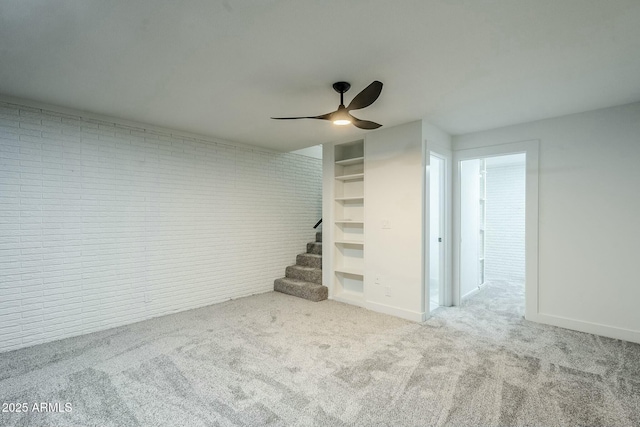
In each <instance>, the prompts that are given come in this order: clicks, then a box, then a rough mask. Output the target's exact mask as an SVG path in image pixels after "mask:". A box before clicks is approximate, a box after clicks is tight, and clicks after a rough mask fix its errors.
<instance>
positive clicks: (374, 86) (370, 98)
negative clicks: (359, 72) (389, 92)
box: [347, 80, 382, 111]
mask: <svg viewBox="0 0 640 427" xmlns="http://www.w3.org/2000/svg"><path fill="white" fill-rule="evenodd" d="M380 92H382V83H381V82H379V81H377V80H376V81H374V82H373V83H371V84H370V85H369V86H367V87H366V88H364V89H363V90H362V92H360V93H359V94H357V95H356V97H355V98H353V100H352V101H351V103H350V104H349V106H348V107H347V111H350V110H359V109H361V108H365V107H368V106H369V105H371V104H373V103H374V102H375V101H376V99H378V97H379V96H380Z"/></svg>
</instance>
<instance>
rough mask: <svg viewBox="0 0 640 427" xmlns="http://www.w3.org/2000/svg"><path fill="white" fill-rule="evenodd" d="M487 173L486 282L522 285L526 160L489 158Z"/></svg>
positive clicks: (515, 157)
mask: <svg viewBox="0 0 640 427" xmlns="http://www.w3.org/2000/svg"><path fill="white" fill-rule="evenodd" d="M506 159H508V160H506ZM505 161H508V163H504V162H505ZM486 170H487V181H486V182H487V186H486V193H487V201H486V231H485V238H486V240H485V261H484V265H485V280H487V281H491V280H508V281H514V282H519V283H523V282H524V279H525V277H524V276H525V274H524V273H525V249H524V247H525V245H524V243H525V240H524V236H525V156H524V154H517V155H512V156H501V157H489V158H487V159H486Z"/></svg>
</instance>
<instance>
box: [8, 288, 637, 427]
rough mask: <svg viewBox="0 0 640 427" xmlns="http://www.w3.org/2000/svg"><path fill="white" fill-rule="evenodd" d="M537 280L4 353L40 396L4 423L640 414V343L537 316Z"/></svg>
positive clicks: (13, 392)
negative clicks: (393, 310)
mask: <svg viewBox="0 0 640 427" xmlns="http://www.w3.org/2000/svg"><path fill="white" fill-rule="evenodd" d="M522 293H523V288H522V286H521V285H518V284H511V283H506V282H501V283H492V284H489V285H487V286H486V287H485V288H484V289H483V290H482V291H481V292H479V293H477V294H476V295H474V296H473V297H472V298H470V299H469V300H468V301H467V302H466V304H465V305H464V306H463V307H462V308H440V309H438V310H437V311H436V312H435V313H434V316H433V318H432V319H430V320H429V321H428V322H426V323H425V324H422V325H420V324H414V323H410V322H406V321H403V320H400V319H397V318H394V317H390V316H385V315H381V314H377V313H373V312H370V311H367V310H364V309H360V308H356V307H352V306H349V305H345V304H341V303H337V302H333V301H324V302H320V303H313V302H308V301H305V300H301V299H297V298H294V297H291V296H288V295H284V294H279V293H273V292H272V293H267V294H262V295H256V296H252V297H248V298H242V299H239V300H235V301H229V302H227V303H223V304H218V305H214V306H210V307H206V308H202V309H198V310H192V311H188V312H184V313H179V314H175V315H171V316H165V317H161V318H158V319H152V320H149V321H145V322H141V323H137V324H134V325H130V326H126V327H121V328H117V329H112V330H109V331H104V332H99V333H95V334H91V335H87V336H82V337H77V338H71V339H67V340H64V341H59V342H55V343H49V344H44V345H40V346H37V347H32V348H27V349H22V350H17V351H13V352H10V353H4V354H0V402H2V403H12V402H13V403H23V402H24V403H27V404H28V406H29V412H27V413H15V412H14V413H11V412H1V413H0V425H2V426H14V425H16V426H23V425H25V426H27V425H31V426H218V425H219V426H238V425H249V426H261V425H286V426H306V425H318V426H341V425H362V426H428V425H455V426H458V425H473V426H479V425H508V426H515V425H544V426H556V425H558V426H564V425H602V426H625V425H629V426H630V425H636V426H638V425H640V345H637V344H631V343H627V342H623V341H617V340H612V339H607V338H602V337H598V336H594V335H588V334H583V333H579V332H572V331H567V330H563V329H558V328H554V327H550V326H544V325H538V324H533V323H530V322H527V321H525V320H523V319H522V312H523V300H522ZM36 402H48V403H59V404H60V405H61V408H64V404H65V403H70V404H71V409H72V411H71V412H44V413H41V412H32V405H33V404H34V403H36ZM3 409H10V408H3ZM49 409H56V408H55V407H52V408H49Z"/></svg>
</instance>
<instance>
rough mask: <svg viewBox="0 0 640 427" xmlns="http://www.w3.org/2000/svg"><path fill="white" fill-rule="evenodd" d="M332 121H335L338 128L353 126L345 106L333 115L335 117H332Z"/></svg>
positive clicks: (341, 106)
mask: <svg viewBox="0 0 640 427" xmlns="http://www.w3.org/2000/svg"><path fill="white" fill-rule="evenodd" d="M331 120H332V121H333V124H334V125H338V126H346V125H350V124H351V118H350V117H349V113H347V111H346V108H344V105H340V107H339V108H338V111H336V112H335V113H334V114H333V117H331Z"/></svg>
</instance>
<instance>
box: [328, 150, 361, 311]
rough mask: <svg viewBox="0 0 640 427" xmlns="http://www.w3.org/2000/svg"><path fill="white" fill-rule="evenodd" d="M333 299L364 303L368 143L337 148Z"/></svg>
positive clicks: (335, 152) (335, 157)
mask: <svg viewBox="0 0 640 427" xmlns="http://www.w3.org/2000/svg"><path fill="white" fill-rule="evenodd" d="M334 150H335V151H334V161H335V165H334V177H335V192H334V221H333V242H334V244H333V250H334V256H333V264H334V265H333V273H332V274H333V276H334V277H333V280H334V287H333V298H334V299H335V300H337V301H343V302H347V303H350V304H361V303H362V302H363V301H364V141H362V140H360V141H354V142H349V143H346V144H339V145H336V146H335V147H334Z"/></svg>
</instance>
